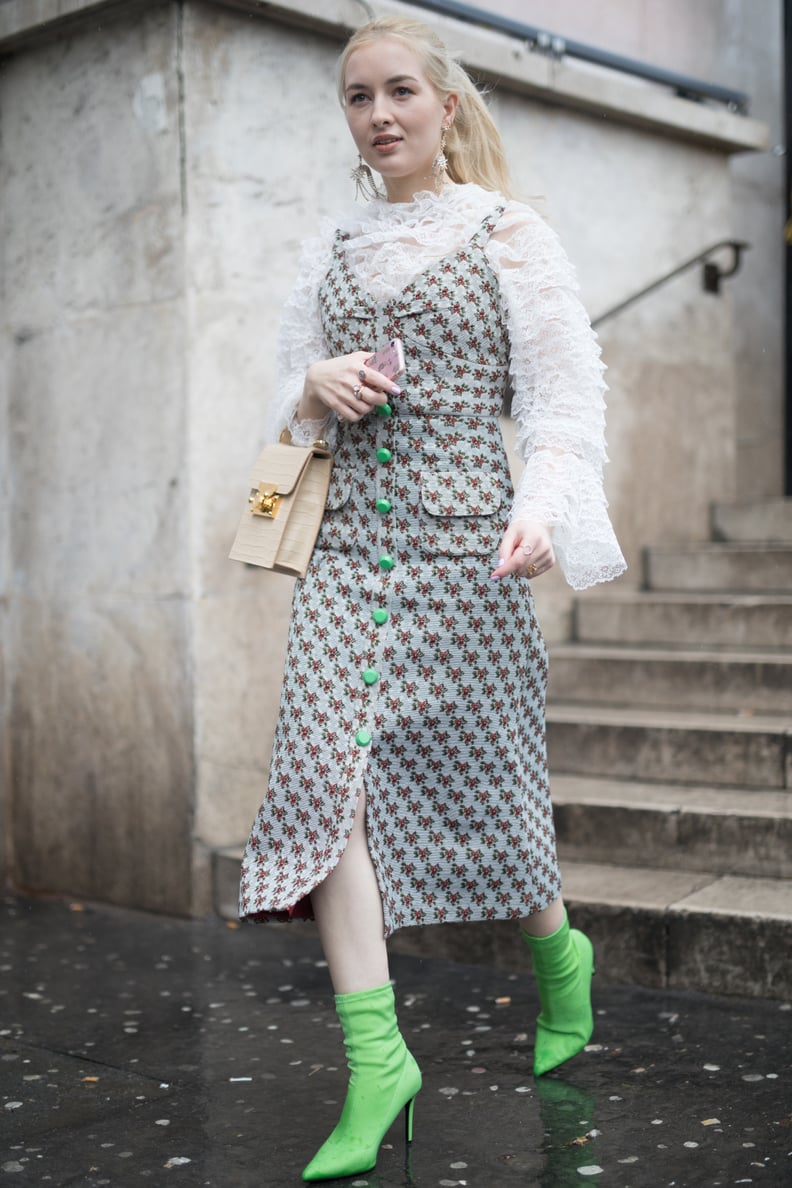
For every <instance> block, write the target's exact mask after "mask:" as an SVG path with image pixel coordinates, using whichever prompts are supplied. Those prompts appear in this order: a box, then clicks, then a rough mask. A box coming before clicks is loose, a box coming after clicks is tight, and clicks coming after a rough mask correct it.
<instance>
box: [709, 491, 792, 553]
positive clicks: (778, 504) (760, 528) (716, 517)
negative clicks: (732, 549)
mask: <svg viewBox="0 0 792 1188" xmlns="http://www.w3.org/2000/svg"><path fill="white" fill-rule="evenodd" d="M712 536H713V539H714V540H743V541H748V540H752V541H786V542H787V543H788V544H792V499H761V500H755V501H752V502H749V503H732V504H729V503H719V504H716V505H715V507H713V509H712Z"/></svg>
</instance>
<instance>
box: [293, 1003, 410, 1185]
mask: <svg viewBox="0 0 792 1188" xmlns="http://www.w3.org/2000/svg"><path fill="white" fill-rule="evenodd" d="M336 1009H337V1011H338V1017H339V1019H340V1020H341V1026H342V1027H343V1029H344V1042H345V1045H346V1051H347V1063H348V1065H349V1072H350V1077H349V1089H348V1090H347V1096H346V1101H345V1102H344V1108H343V1110H342V1111H341V1117H340V1118H339V1120H338V1125H337V1126H336V1128H335V1130H334V1131H333V1133H332V1134H331V1135H330V1137H329V1138H328V1139H327V1141H326V1142H325V1143H323V1145H322V1146H321V1147H320V1148H319V1150H318V1151H317V1152H316V1154H315V1155H314V1157H313V1159H312V1160H311V1162H310V1163H309V1164H308V1166H307V1167H306V1168H305V1170H304V1172H303V1179H304V1180H335V1179H337V1178H338V1177H341V1176H353V1175H359V1174H360V1173H361V1172H367V1171H371V1170H372V1168H373V1167H374V1166H375V1164H376V1162H377V1153H378V1152H379V1148H380V1143H381V1142H382V1140H383V1138H384V1137H385V1135H386V1133H387V1131H388V1130H389V1128H390V1126H391V1125H392V1124H393V1123H394V1122H395V1121H396V1119H397V1118H398V1116H399V1114H400V1113H401V1112H402V1110H404V1111H405V1118H404V1128H405V1137H406V1140H407V1153H408V1158H409V1152H410V1143H411V1142H412V1119H413V1107H414V1105H415V1097H416V1094H417V1093H418V1090H419V1089H420V1088H421V1070H420V1069H419V1068H418V1065H417V1064H416V1063H415V1059H414V1057H413V1055H412V1053H411V1052H410V1051H409V1049H408V1047H407V1045H406V1044H405V1042H404V1039H403V1037H402V1034H401V1032H400V1031H399V1027H398V1024H397V1022H396V1009H395V1002H394V998H393V987H392V986H391V984H390V982H388V983H387V985H385V986H377V987H376V988H375V989H374V990H360V991H357V992H356V993H353V994H337V995H336Z"/></svg>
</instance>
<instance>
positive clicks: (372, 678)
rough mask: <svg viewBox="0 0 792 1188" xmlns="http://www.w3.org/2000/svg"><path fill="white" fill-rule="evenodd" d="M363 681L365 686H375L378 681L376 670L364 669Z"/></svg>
mask: <svg viewBox="0 0 792 1188" xmlns="http://www.w3.org/2000/svg"><path fill="white" fill-rule="evenodd" d="M363 680H364V681H365V682H366V684H367V685H376V683H377V681H378V680H379V673H378V672H377V670H376V668H364V670H363Z"/></svg>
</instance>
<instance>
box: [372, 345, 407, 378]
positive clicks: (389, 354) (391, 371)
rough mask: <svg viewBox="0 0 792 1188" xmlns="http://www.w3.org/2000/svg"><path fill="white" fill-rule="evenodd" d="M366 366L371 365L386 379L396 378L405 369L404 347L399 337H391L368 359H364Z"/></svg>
mask: <svg viewBox="0 0 792 1188" xmlns="http://www.w3.org/2000/svg"><path fill="white" fill-rule="evenodd" d="M366 366H367V367H373V369H374V370H375V371H378V372H379V373H380V375H384V376H387V378H388V379H391V380H395V379H397V378H398V376H400V375H401V374H402V372H403V371H405V369H406V366H405V362H404V348H403V347H402V344H401V339H400V338H392V339H391V340H390V342H389V343H388V344H387V345H386V346H384V347H381V348H380V350H378V351H377V352H376V353H375V354H373V355H372V356H371V358H370V359H366Z"/></svg>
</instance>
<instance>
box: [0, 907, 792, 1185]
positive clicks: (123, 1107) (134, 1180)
mask: <svg viewBox="0 0 792 1188" xmlns="http://www.w3.org/2000/svg"><path fill="white" fill-rule="evenodd" d="M515 943H518V941H517V940H516V939H515ZM392 968H393V975H394V978H395V981H396V996H397V1002H398V1004H399V1017H400V1021H401V1025H402V1030H403V1031H404V1032H405V1035H406V1036H407V1038H408V1042H409V1044H410V1047H411V1048H412V1050H413V1051H414V1053H415V1055H416V1057H417V1058H418V1061H419V1063H420V1064H421V1067H422V1069H423V1073H424V1089H423V1090H422V1092H421V1094H420V1096H419V1098H418V1100H417V1103H416V1109H415V1142H414V1144H413V1149H412V1152H411V1161H410V1165H409V1166H405V1162H404V1147H403V1133H402V1129H401V1119H400V1120H399V1121H398V1122H397V1123H396V1124H394V1127H393V1129H392V1131H391V1133H390V1134H389V1135H388V1136H387V1137H386V1140H385V1143H384V1144H383V1148H382V1150H381V1153H380V1158H379V1161H378V1165H377V1170H376V1172H370V1173H367V1174H365V1175H360V1176H357V1177H352V1178H350V1179H347V1180H344V1181H334V1183H338V1184H345V1185H354V1186H355V1188H406V1186H412V1188H435V1186H438V1188H457V1186H459V1188H501V1186H504V1188H508V1186H509V1185H521V1186H522V1188H531V1186H533V1185H538V1186H540V1188H570V1186H572V1185H580V1184H582V1183H585V1182H592V1183H601V1184H607V1185H612V1186H614V1188H663V1186H665V1185H674V1186H676V1188H682V1186H686V1185H687V1186H689V1188H707V1186H709V1185H724V1186H725V1185H731V1184H757V1185H765V1186H772V1188H775V1186H776V1185H779V1186H780V1185H784V1186H786V1185H789V1184H792V1011H791V1010H790V1004H789V1003H777V1002H763V1001H755V1000H754V1001H751V1000H744V999H727V998H718V997H709V996H706V995H700V994H684V993H671V992H658V991H647V990H641V989H636V988H631V987H623V986H622V987H616V986H607V985H604V984H602V980H601V979H602V973H603V972H604V971H600V973H599V975H598V978H597V982H598V983H599V984H598V985H596V987H595V1009H596V1013H597V1029H596V1032H595V1036H594V1041H595V1042H594V1043H592V1044H591V1045H590V1046H589V1048H588V1049H587V1050H586V1051H585V1052H584V1053H581V1055H580V1056H578V1057H576V1058H575V1059H574V1060H573V1061H570V1062H569V1063H568V1064H567V1065H566V1066H565V1067H564V1068H563V1070H561V1071H559V1072H558V1073H556V1074H553V1075H551V1076H548V1077H544V1078H541V1079H539V1080H537V1079H535V1078H534V1077H533V1076H532V1074H531V1058H532V1032H533V1025H532V1020H533V1019H534V1017H535V1015H536V1010H537V1003H536V998H535V994H534V989H533V985H532V982H531V980H530V979H526V978H525V977H523V976H522V975H515V974H507V973H503V972H501V971H498V970H492V969H483V968H481V967H476V966H465V965H455V964H451V963H449V962H446V961H440V960H437V961H430V960H424V959H418V958H411V957H403V956H396V957H394V959H393V965H392ZM345 1084H346V1073H345V1069H344V1064H343V1051H342V1047H341V1037H340V1031H339V1028H338V1026H337V1023H336V1020H335V1016H334V1013H333V1010H332V998H331V994H330V991H329V985H328V978H327V971H326V969H325V968H324V964H323V962H322V961H321V954H320V951H319V949H318V946H317V944H316V942H315V941H314V940H313V939H311V938H309V937H308V936H306V935H305V933H304V932H301V930H300V925H298V924H295V925H292V926H289V927H279V928H278V927H275V928H271V927H252V926H251V927H244V928H239V927H232V926H229V925H226V924H223V923H222V922H221V921H218V920H208V921H199V922H193V921H185V920H174V919H169V918H163V917H159V916H151V915H145V914H142V913H137V912H127V911H121V910H117V909H111V908H101V907H95V906H88V905H79V904H69V903H61V902H51V901H50V902H41V901H29V900H24V899H7V900H6V901H5V902H4V904H3V906H2V911H1V912H0V1106H1V1107H2V1108H1V1109H0V1136H2V1143H0V1184H3V1185H4V1184H6V1183H7V1184H9V1185H18V1186H19V1188H23V1186H27V1185H48V1186H52V1185H79V1186H85V1188H89V1186H90V1188H93V1186H94V1185H112V1186H113V1188H127V1186H130V1188H131V1186H133V1185H140V1184H144V1183H149V1184H152V1185H156V1186H157V1188H160V1185H170V1184H182V1185H187V1186H189V1188H201V1186H203V1185H211V1186H212V1188H254V1186H255V1188H275V1186H277V1188H285V1186H289V1185H294V1186H295V1188H296V1186H297V1185H298V1184H299V1183H300V1182H301V1181H300V1169H301V1168H302V1167H303V1166H304V1164H305V1163H306V1162H307V1161H308V1159H309V1158H310V1157H311V1155H312V1154H313V1152H314V1150H315V1149H316V1147H317V1146H318V1145H319V1144H320V1142H321V1141H322V1140H323V1139H324V1138H325V1137H326V1134H327V1133H328V1131H329V1130H330V1129H331V1127H332V1126H333V1124H334V1123H335V1120H336V1117H337V1114H338V1111H339V1109H340V1106H341V1102H342V1101H343V1095H344V1091H345Z"/></svg>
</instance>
